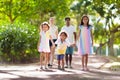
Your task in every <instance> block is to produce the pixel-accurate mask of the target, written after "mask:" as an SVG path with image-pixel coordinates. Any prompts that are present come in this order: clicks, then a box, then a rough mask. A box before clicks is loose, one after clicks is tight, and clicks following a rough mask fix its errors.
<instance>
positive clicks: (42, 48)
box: [38, 31, 50, 52]
mask: <svg viewBox="0 0 120 80" xmlns="http://www.w3.org/2000/svg"><path fill="white" fill-rule="evenodd" d="M40 36H41V39H40V45H39V49H38V51H39V52H50V47H49V39H50V32H49V31H47V32H44V31H41V32H40Z"/></svg>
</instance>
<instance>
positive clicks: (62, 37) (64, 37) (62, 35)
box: [60, 33, 67, 41]
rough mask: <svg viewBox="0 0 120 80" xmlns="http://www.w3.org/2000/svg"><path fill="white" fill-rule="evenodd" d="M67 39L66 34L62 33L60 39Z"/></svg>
mask: <svg viewBox="0 0 120 80" xmlns="http://www.w3.org/2000/svg"><path fill="white" fill-rule="evenodd" d="M66 38H67V36H66V35H65V34H64V33H61V35H60V39H61V40H63V41H64V40H65V39H66Z"/></svg>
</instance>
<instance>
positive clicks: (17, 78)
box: [0, 54, 120, 80]
mask: <svg viewBox="0 0 120 80" xmlns="http://www.w3.org/2000/svg"><path fill="white" fill-rule="evenodd" d="M107 62H109V60H108V59H107V58H104V57H101V56H90V57H89V64H88V66H89V68H90V71H81V57H80V56H79V55H78V54H74V57H73V69H69V68H68V69H65V71H61V70H58V69H57V64H54V66H53V68H51V69H48V70H44V71H40V70H37V69H38V68H39V64H38V63H33V64H23V65H0V80H120V72H118V71H114V72H113V71H109V70H104V69H101V68H102V67H103V66H104V65H105V64H106V63H107ZM55 63H56V62H55Z"/></svg>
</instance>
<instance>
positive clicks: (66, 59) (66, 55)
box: [65, 54, 68, 68]
mask: <svg viewBox="0 0 120 80" xmlns="http://www.w3.org/2000/svg"><path fill="white" fill-rule="evenodd" d="M65 61H66V67H65V68H68V54H65Z"/></svg>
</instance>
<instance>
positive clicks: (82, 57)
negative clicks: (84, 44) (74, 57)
mask: <svg viewBox="0 0 120 80" xmlns="http://www.w3.org/2000/svg"><path fill="white" fill-rule="evenodd" d="M82 69H83V70H84V55H82Z"/></svg>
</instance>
